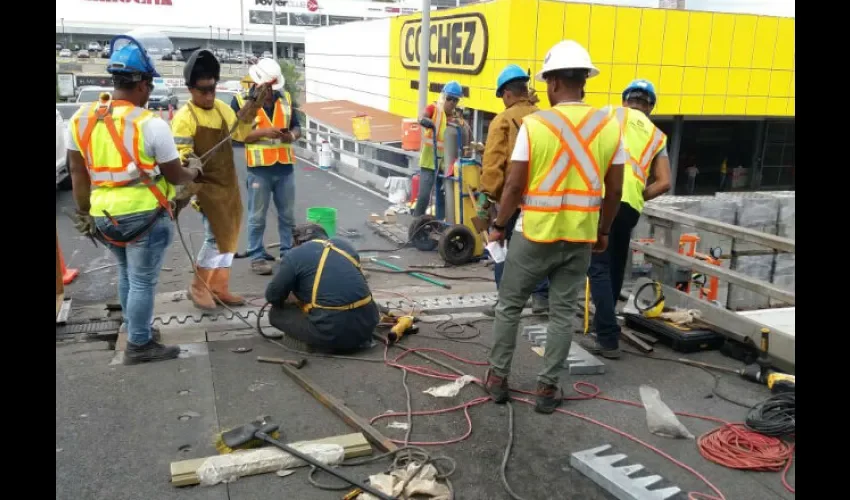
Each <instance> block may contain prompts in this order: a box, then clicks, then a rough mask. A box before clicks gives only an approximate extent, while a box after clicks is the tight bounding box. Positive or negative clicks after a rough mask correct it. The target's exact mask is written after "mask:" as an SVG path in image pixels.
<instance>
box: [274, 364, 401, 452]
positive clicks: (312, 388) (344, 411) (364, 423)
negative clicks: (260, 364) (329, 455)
mask: <svg viewBox="0 0 850 500" xmlns="http://www.w3.org/2000/svg"><path fill="white" fill-rule="evenodd" d="M280 368H281V370H283V372H284V373H286V374H287V375H289V378H291V379H292V380H293V381H294V382H295V383H296V384H298V385H300V386H301V387H302V388H303V389H304V390H306V391H307V392H309V393H310V394H311V395H312V396H313V397H314V398H316V400H318V401H319V402H320V403H322V404H323V405H325V407H327V408H328V409H329V410H331V411H332V412H334V413H335V414H336V416H338V417H339V418H341V419H342V420H343V421H344V422H345V423H346V424H348V425H350V426H351V427H352V428H353V429H355V430H357V431H360V432H362V433H363V434H364V435H365V436H366V439H368V440H369V442H370V443H372V444H373V445H375V446H376V447H378V449H379V450H381V451H383V452H390V451H395V450H397V449H398V446H396V445H395V443H393V442H392V441H390V440H389V438H387V437H386V436H384V435H383V434H381V432H380V431H379V430H378V429H376V428H374V427H372V424H370V423H369V421H368V420H366V419H365V418H363V417H361V416H360V415H358V414H357V413H355V412H354V410H352V409H351V408H349V407H348V406H346V405H345V402H344V401H342V400H341V399H338V398H336V397H335V396H333V395H332V394H331V393H329V392H328V391H326V390H324V389H322V388H321V387H320V386H319V385H317V384H316V383H315V382H313V381H312V380H310V378H309V377H307V376H306V375H304V374H303V373H301V372H300V371H299V370H297V369H296V368H294V367H291V366H289V365H281V367H280Z"/></svg>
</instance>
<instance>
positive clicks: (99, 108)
mask: <svg viewBox="0 0 850 500" xmlns="http://www.w3.org/2000/svg"><path fill="white" fill-rule="evenodd" d="M118 107H120V108H127V107H129V111H127V110H126V109H122V110H121V111H122V113H120V115H119V116H113V114H112V110H113V108H118ZM151 116H152V114H151V113H150V111H147V110H145V109H143V108H139V107H136V106H135V105H133V104H132V103H130V102H128V101H113V100H111V99H102V100H100V101H99V102H94V103H92V104H91V106H90V107H89V111H88V113H83V112H81V113H79V114H78V115H77V117H76V118H74V120H75V122H76V123H74V125H73V127H72V128H73V129H74V130H75V132H76V139H77V142H78V143H79V145H80V153H81V154H82V156H83V161H84V162H85V165H86V169H87V170H88V173H89V179H90V181H91V184H92V187H93V188H95V189H96V188H98V187H123V186H130V185H135V184H139V183H141V184H144V185H145V186H146V187H147V188H148V189H149V190H150V192H151V194H153V196H154V197H155V198H156V200H157V202H158V203H159V205H160V206H161V207H162V208H163V209H165V210H166V211H167V212H168V214H169V216H171V217H172V218H173V215H172V211H171V204H170V203H169V202H168V199H167V198H166V197H165V195H164V194H163V193H162V191H161V190H160V189H159V188H158V187H157V185H156V178H157V177H159V176H160V175H161V174H160V170H159V166H158V165H157V164H156V162H155V161H154V160H153V159H152V158H151V159H150V161H147V162H146V161H143V158H145V157H146V155H144V154H143V150H144V143H143V141H142V140H141V136H142V133H141V122H142V121H144V120H147V119H149V118H150V117H151ZM116 120H118V121H119V122H120V124H121V127H122V131H121V133H119V132H118V129H117V127H116V126H115V121H116ZM99 124H103V125H104V126H105V127H106V130H107V132H108V134H109V136H110V138H111V139H112V144H111V145H109V144H108V143H99V144H97V145H96V146H97V151H93V147H94V146H95V145H94V144H93V143H92V140H91V139H92V134H93V133H94V131H95V128H96V127H97V125H99ZM110 146H112V147H114V148H115V150H117V152H118V155H119V158H120V163H115V164H97V162H104V161H108V160H107V159H108V158H109V157H110V156H111V155H110V154H109V151H108V150H109V147H110ZM113 154H114V153H113Z"/></svg>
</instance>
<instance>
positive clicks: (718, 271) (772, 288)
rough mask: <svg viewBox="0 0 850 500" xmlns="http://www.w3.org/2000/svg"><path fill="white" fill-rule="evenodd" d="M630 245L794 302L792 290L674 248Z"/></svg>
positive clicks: (654, 255)
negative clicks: (716, 264) (690, 255)
mask: <svg viewBox="0 0 850 500" xmlns="http://www.w3.org/2000/svg"><path fill="white" fill-rule="evenodd" d="M630 246H631V248H632V250H637V251H639V252H643V253H645V254H646V255H647V257H654V258H657V259H661V260H663V261H665V262H669V263H670V264H676V265H677V266H682V267H684V268H689V269H693V270H694V271H698V272H701V273H703V274H705V275H708V276H717V277H718V278H720V279H722V280H724V281H727V282H729V283H731V284H733V285H739V286H742V287H744V288H746V289H747V290H751V291H753V292H756V293H759V294H761V295H766V296H768V297H771V298H774V299H777V300H781V301H782V302H785V303H787V304H790V305H792V306H793V305H795V303H796V300H795V294H794V292H789V291H788V290H785V289H783V288H780V287H778V286H776V285H774V284H772V283H768V282H767V281H762V280H759V279H755V278H751V277H749V276H747V275H746V274H741V273H739V272H737V271H732V270H730V269H726V268H723V267H720V266H715V265H712V264H708V263H706V262H703V261H701V260H698V259H695V258H693V257H688V256H686V255H682V254H680V253H678V252H676V251H675V250H671V249H669V248H664V247H660V246H658V245H653V244H651V243H641V242H638V241H632V242H631V245H630Z"/></svg>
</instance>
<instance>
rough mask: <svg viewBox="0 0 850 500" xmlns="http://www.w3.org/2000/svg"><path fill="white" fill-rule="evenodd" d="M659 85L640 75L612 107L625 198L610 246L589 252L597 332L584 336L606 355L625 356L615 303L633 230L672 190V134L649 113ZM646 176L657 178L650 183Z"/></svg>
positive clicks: (591, 346) (584, 343)
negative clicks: (646, 208) (648, 205)
mask: <svg viewBox="0 0 850 500" xmlns="http://www.w3.org/2000/svg"><path fill="white" fill-rule="evenodd" d="M655 102H656V95H655V87H654V86H653V85H652V83H651V82H649V81H647V80H635V81H633V82H632V83H631V84H629V86H628V87H626V89H625V90H623V105H622V107H619V108H616V109H614V110H613V112H614V113H615V115H616V117H617V121H618V122H619V123H620V128H621V131H622V134H623V141H624V144H625V149H626V154H627V155H628V158H627V160H626V168H625V170H626V171H625V172H624V173H623V198H622V200H621V201H620V209H619V210H618V211H617V217H616V218H615V219H614V223H613V225H612V226H611V235H610V236H609V237H608V248H607V249H606V250H605V251H604V252H600V253H595V254H593V256H592V257H591V258H590V269H589V270H588V278H589V279H590V294H591V297H592V299H593V305H594V306H595V308H596V312H595V314H594V316H593V325H592V328H591V331H593V332H594V333H595V336H588V337H585V338H582V339H581V340H579V345H581V346H582V347H583V348H584V349H585V350H587V351H588V352H590V353H592V354H599V355H601V356H603V357H605V358H609V359H617V358H619V357H620V349H619V339H620V325H619V324H618V323H617V316H616V309H615V308H616V306H617V301H618V300H619V298H620V290H621V289H622V288H623V279H624V277H625V274H626V262H627V261H628V258H629V243H630V242H631V239H632V230H633V229H634V228H635V226H636V225H637V223H638V219H640V214H641V212H642V211H643V205H644V202H647V201H649V200H651V199H653V198H657V197H658V196H661V195H662V194H664V193H666V192H667V191H669V190H670V179H671V173H670V159H669V157H668V154H667V136H666V135H665V134H664V132H662V131H661V130H660V129H659V128H658V127H656V126H655V125H654V124H653V123H652V121H651V120H650V119H649V115H650V113H652V110H653V108H654V107H655ZM647 179H653V180H652V182H651V183H649V184H648V185H647Z"/></svg>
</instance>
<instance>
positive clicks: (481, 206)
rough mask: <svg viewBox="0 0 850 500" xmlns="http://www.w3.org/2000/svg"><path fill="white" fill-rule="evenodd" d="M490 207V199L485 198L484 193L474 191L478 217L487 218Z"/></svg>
mask: <svg viewBox="0 0 850 500" xmlns="http://www.w3.org/2000/svg"><path fill="white" fill-rule="evenodd" d="M489 208H490V199H489V198H487V194H486V193H476V194H475V209H476V211H477V212H478V213H477V215H478V217H479V218H480V219H484V220H486V219H487V214H488V213H489Z"/></svg>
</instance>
